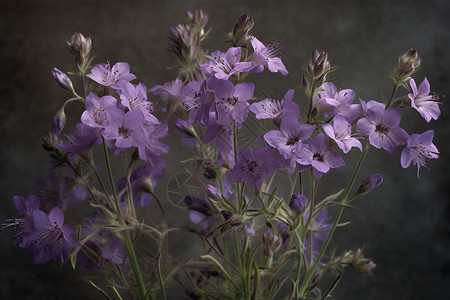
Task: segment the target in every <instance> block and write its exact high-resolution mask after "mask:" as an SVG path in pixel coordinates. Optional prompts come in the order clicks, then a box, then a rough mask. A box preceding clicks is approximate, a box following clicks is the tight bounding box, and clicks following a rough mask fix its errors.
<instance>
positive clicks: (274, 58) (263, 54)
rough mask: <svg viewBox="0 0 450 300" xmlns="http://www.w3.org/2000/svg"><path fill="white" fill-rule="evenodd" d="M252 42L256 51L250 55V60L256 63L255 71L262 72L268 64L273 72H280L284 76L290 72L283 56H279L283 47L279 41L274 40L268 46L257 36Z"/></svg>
mask: <svg viewBox="0 0 450 300" xmlns="http://www.w3.org/2000/svg"><path fill="white" fill-rule="evenodd" d="M251 44H252V47H253V49H254V50H255V52H253V53H252V55H250V56H249V58H248V61H252V62H254V63H255V68H254V69H253V71H254V72H256V73H260V72H262V71H263V70H264V66H267V68H268V69H269V71H270V72H273V73H276V72H280V73H281V74H282V75H284V76H286V75H287V74H288V73H289V72H288V71H287V69H286V67H285V66H284V64H283V62H282V61H281V58H280V57H278V55H279V53H280V50H281V49H282V48H281V47H280V43H279V42H272V43H271V44H269V45H268V46H264V44H263V43H261V42H260V41H259V40H258V39H257V38H256V37H253V38H252V40H251Z"/></svg>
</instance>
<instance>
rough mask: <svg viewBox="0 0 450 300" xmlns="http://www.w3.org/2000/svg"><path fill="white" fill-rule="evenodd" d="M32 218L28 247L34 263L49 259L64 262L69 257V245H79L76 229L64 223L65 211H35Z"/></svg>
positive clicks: (56, 209) (54, 209) (55, 209)
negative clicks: (76, 240) (75, 238)
mask: <svg viewBox="0 0 450 300" xmlns="http://www.w3.org/2000/svg"><path fill="white" fill-rule="evenodd" d="M31 218H32V226H31V228H30V229H29V232H27V233H28V237H27V238H28V239H29V242H28V243H27V247H26V248H27V250H28V252H29V253H30V255H31V259H32V261H33V263H34V264H39V263H44V262H47V261H49V260H54V261H56V262H64V261H66V260H67V259H68V258H69V246H79V244H77V243H76V242H75V241H74V240H73V238H74V237H75V230H74V229H73V228H72V227H71V226H69V225H64V213H63V212H62V211H61V210H60V209H59V208H57V207H55V208H53V209H52V210H51V211H50V213H49V214H48V215H47V214H46V213H44V212H43V211H40V210H37V211H34V212H33V214H32V216H31Z"/></svg>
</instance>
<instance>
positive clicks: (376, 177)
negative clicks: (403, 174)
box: [357, 173, 383, 194]
mask: <svg viewBox="0 0 450 300" xmlns="http://www.w3.org/2000/svg"><path fill="white" fill-rule="evenodd" d="M382 182H383V174H381V173H377V174H373V175H370V176H369V177H367V178H366V179H364V180H363V181H362V182H361V185H360V186H359V188H358V192H357V194H365V193H368V192H370V191H371V190H373V189H375V188H376V187H378V186H379V185H380V184H381V183H382Z"/></svg>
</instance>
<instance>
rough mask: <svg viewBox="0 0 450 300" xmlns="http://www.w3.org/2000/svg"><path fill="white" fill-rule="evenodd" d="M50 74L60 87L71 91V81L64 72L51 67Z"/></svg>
mask: <svg viewBox="0 0 450 300" xmlns="http://www.w3.org/2000/svg"><path fill="white" fill-rule="evenodd" d="M52 75H53V78H54V79H55V81H56V83H58V84H59V86H60V87H62V88H63V89H66V90H68V91H73V84H72V81H71V80H70V78H69V77H68V76H67V75H66V74H65V73H64V72H62V71H61V70H59V69H58V68H53V70H52Z"/></svg>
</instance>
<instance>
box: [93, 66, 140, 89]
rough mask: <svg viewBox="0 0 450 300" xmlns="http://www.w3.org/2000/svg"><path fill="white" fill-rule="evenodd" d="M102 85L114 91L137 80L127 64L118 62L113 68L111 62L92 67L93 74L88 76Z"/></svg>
mask: <svg viewBox="0 0 450 300" xmlns="http://www.w3.org/2000/svg"><path fill="white" fill-rule="evenodd" d="M86 76H87V77H89V78H90V79H92V80H94V81H95V82H97V83H98V84H100V85H103V86H109V87H111V88H113V89H116V90H120V89H122V88H123V87H124V86H125V84H126V83H127V82H130V81H132V80H134V79H136V76H135V75H134V74H131V73H130V65H129V64H128V63H126V62H118V63H116V64H115V65H114V66H113V67H112V68H111V66H110V65H109V62H107V63H106V64H98V65H95V66H93V67H92V69H91V74H88V75H86Z"/></svg>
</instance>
